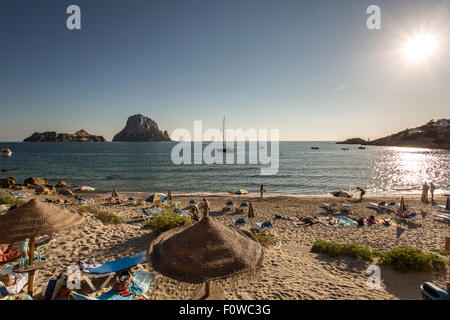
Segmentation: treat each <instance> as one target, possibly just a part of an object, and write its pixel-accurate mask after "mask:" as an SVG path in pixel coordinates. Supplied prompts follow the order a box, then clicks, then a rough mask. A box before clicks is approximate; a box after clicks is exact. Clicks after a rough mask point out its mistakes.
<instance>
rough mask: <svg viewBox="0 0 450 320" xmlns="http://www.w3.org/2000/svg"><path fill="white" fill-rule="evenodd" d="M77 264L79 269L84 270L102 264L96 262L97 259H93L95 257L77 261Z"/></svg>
mask: <svg viewBox="0 0 450 320" xmlns="http://www.w3.org/2000/svg"><path fill="white" fill-rule="evenodd" d="M78 265H79V267H80V270H84V269H94V268H97V267H100V266H101V265H102V264H101V263H98V262H97V260H95V258H89V259H84V260H80V261H78Z"/></svg>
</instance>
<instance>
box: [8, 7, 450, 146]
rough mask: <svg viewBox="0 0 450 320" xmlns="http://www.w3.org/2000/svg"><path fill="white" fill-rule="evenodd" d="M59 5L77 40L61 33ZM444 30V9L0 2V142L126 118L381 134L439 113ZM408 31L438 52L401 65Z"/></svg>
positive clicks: (311, 135) (93, 129) (448, 50)
mask: <svg viewBox="0 0 450 320" xmlns="http://www.w3.org/2000/svg"><path fill="white" fill-rule="evenodd" d="M70 4H77V5H79V6H80V7H81V12H82V17H81V20H82V21H81V23H82V30H79V31H69V30H68V29H67V28H66V18H67V16H68V15H67V14H66V8H67V6H69V5H70ZM370 4H377V5H379V6H380V7H381V23H382V30H374V31H370V30H368V29H367V27H366V19H367V17H368V15H367V13H366V8H367V7H368V5H370ZM449 21H450V2H449V1H446V0H439V1H437V0H436V1H434V0H422V1H414V0H390V1H381V0H371V1H365V0H339V1H336V0H331V1H325V0H319V1H312V0H311V1H300V0H221V1H218V0H180V1H173V0H161V1H148V0H147V1H144V0H130V1H124V0H121V1H118V0H95V1H92V0H86V1H77V0H71V1H65V0H52V1H47V0H40V1H34V0H33V1H32V0H29V1H24V0H2V1H1V2H0V40H1V42H0V43H1V44H0V46H1V47H0V141H19V140H22V139H24V138H25V137H27V136H29V135H31V134H32V133H33V132H35V131H45V130H54V131H58V132H75V131H76V130H79V129H81V128H83V129H85V130H87V131H88V132H90V133H93V134H98V135H103V136H105V138H107V139H108V140H110V139H111V138H112V137H113V135H114V134H115V133H117V132H118V131H120V130H121V129H122V128H123V126H124V125H125V121H126V119H127V117H128V116H130V115H132V114H136V113H142V114H144V115H147V116H149V117H151V118H152V119H154V120H155V121H157V122H158V124H159V126H160V128H161V129H163V130H168V131H169V133H171V132H172V131H173V130H174V129H176V128H187V129H189V130H192V127H193V122H194V120H203V121H204V126H205V127H207V128H211V127H219V128H220V126H221V119H222V116H226V117H227V127H228V128H244V129H247V128H256V129H258V128H268V129H270V128H278V129H280V135H281V139H282V140H339V139H343V138H349V137H354V136H360V137H362V138H368V137H370V138H376V137H380V136H384V135H386V134H388V133H392V132H396V131H399V130H402V129H404V128H407V127H414V126H417V125H420V124H423V123H425V122H427V121H428V120H430V119H432V118H443V117H449V116H450V112H449V110H450V90H449V88H450V65H449V61H450V45H449V35H450V26H449ZM418 30H425V31H426V32H427V33H429V34H430V33H431V34H433V35H436V37H437V39H438V40H439V41H438V47H437V49H436V52H434V54H433V55H432V57H430V58H429V59H427V61H425V62H423V61H422V62H420V63H409V62H406V61H405V56H404V54H403V55H402V54H399V50H400V48H402V46H404V44H405V42H406V41H407V40H408V38H411V37H412V36H413V35H414V34H415V33H417V32H418Z"/></svg>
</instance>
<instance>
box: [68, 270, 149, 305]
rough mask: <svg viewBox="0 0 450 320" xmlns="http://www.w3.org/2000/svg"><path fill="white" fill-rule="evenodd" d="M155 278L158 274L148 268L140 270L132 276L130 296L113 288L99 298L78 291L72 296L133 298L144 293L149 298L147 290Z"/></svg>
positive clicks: (84, 297) (107, 298)
mask: <svg viewBox="0 0 450 320" xmlns="http://www.w3.org/2000/svg"><path fill="white" fill-rule="evenodd" d="M155 279H156V276H155V275H154V274H153V273H151V272H148V271H146V270H138V271H136V272H135V273H133V274H132V276H131V283H130V289H129V291H130V295H129V296H121V295H119V294H118V293H117V291H116V290H115V289H111V290H109V291H108V292H105V293H103V294H102V295H100V296H99V297H97V298H93V297H88V296H85V295H83V294H80V293H77V292H72V296H73V297H74V298H75V299H76V300H133V299H134V298H135V297H136V296H137V295H144V297H146V298H147V299H148V297H147V296H146V292H147V291H148V289H149V288H150V285H151V284H152V283H153V282H154V281H155Z"/></svg>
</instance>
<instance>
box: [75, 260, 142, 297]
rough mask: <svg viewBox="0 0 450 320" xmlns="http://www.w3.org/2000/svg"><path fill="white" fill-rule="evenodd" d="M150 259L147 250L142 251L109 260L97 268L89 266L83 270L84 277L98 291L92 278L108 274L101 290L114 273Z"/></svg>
mask: <svg viewBox="0 0 450 320" xmlns="http://www.w3.org/2000/svg"><path fill="white" fill-rule="evenodd" d="M147 261H148V256H147V252H146V251H142V252H139V253H136V254H133V255H131V256H128V257H124V258H121V259H117V260H114V261H109V262H106V263H104V264H102V265H101V266H99V267H97V268H87V269H84V270H83V271H82V278H83V279H84V280H86V282H87V284H88V285H89V287H91V289H92V290H93V291H96V289H95V287H94V285H93V284H92V282H91V280H90V278H98V277H105V276H108V278H107V279H106V280H105V282H104V283H103V284H102V286H101V287H100V290H101V289H103V288H104V287H105V286H106V285H107V284H108V282H109V281H110V280H111V279H112V278H113V277H114V275H115V274H116V273H117V272H119V271H123V270H126V269H130V268H132V267H135V266H137V265H139V264H142V263H145V262H147Z"/></svg>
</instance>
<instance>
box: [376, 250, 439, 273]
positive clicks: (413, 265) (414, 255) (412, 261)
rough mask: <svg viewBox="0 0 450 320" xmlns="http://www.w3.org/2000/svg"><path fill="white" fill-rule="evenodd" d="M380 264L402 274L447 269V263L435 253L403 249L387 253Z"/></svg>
mask: <svg viewBox="0 0 450 320" xmlns="http://www.w3.org/2000/svg"><path fill="white" fill-rule="evenodd" d="M380 262H381V263H382V264H387V265H389V266H391V267H392V269H394V270H396V271H401V272H408V271H420V272H427V271H440V270H443V269H445V265H446V263H445V261H444V259H442V258H441V257H439V256H437V255H435V254H434V253H429V254H427V253H423V252H422V251H420V250H417V249H413V248H409V247H402V248H398V249H391V250H389V251H388V252H386V253H385V254H384V255H383V256H382V257H381V260H380Z"/></svg>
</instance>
